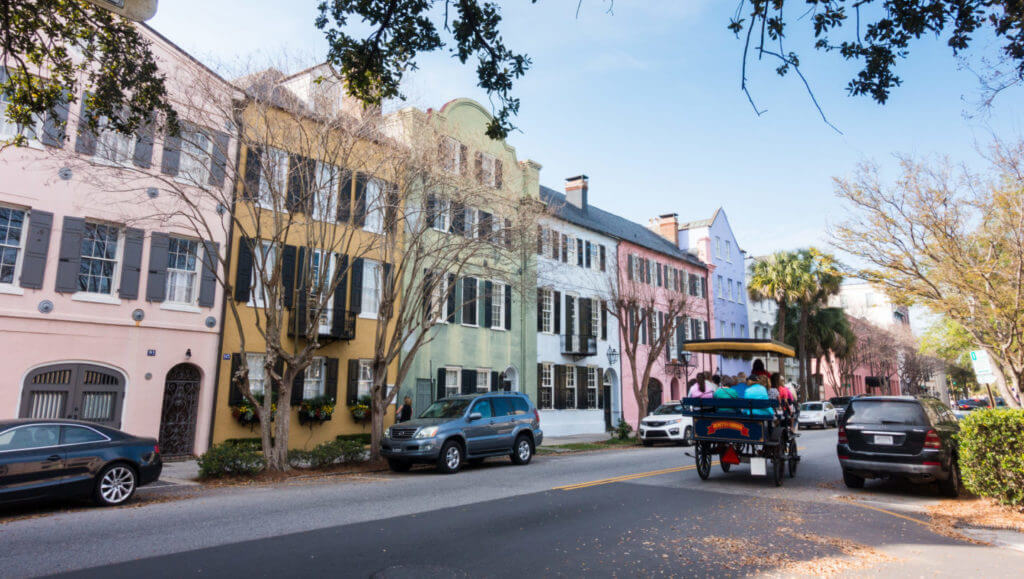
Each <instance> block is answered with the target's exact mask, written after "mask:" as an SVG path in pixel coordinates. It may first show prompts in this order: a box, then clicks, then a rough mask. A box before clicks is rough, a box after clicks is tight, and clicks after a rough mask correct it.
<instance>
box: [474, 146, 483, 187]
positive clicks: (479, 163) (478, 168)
mask: <svg viewBox="0 0 1024 579" xmlns="http://www.w3.org/2000/svg"><path fill="white" fill-rule="evenodd" d="M473 158H474V163H473V165H474V171H473V176H474V177H475V178H476V182H477V184H478V185H483V183H484V155H483V153H481V152H480V151H477V152H476V153H475V154H474V155H473Z"/></svg>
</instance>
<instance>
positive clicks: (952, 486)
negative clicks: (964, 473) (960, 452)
mask: <svg viewBox="0 0 1024 579" xmlns="http://www.w3.org/2000/svg"><path fill="white" fill-rule="evenodd" d="M961 485H962V482H961V480H960V462H959V461H958V460H957V458H956V457H955V456H954V457H953V458H952V460H950V464H949V478H947V479H946V480H940V481H939V492H941V493H942V496H944V497H948V498H951V499H955V498H957V497H958V496H960V487H961Z"/></svg>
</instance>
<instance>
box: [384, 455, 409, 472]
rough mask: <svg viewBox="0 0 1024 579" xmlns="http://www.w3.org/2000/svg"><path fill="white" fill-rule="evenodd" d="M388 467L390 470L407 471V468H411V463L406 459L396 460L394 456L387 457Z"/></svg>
mask: <svg viewBox="0 0 1024 579" xmlns="http://www.w3.org/2000/svg"><path fill="white" fill-rule="evenodd" d="M388 468H390V469H391V470H392V472H409V469H411V468H412V463H411V462H409V461H407V460H398V459H396V458H389V459H388Z"/></svg>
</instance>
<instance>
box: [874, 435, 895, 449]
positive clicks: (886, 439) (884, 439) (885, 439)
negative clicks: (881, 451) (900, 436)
mask: <svg viewBox="0 0 1024 579" xmlns="http://www.w3.org/2000/svg"><path fill="white" fill-rule="evenodd" d="M875 444H877V445H879V446H892V445H893V441H892V437H891V436H882V435H880V434H876V435H875Z"/></svg>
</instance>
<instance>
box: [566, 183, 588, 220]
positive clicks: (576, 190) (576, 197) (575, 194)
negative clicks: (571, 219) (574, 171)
mask: <svg viewBox="0 0 1024 579" xmlns="http://www.w3.org/2000/svg"><path fill="white" fill-rule="evenodd" d="M587 189H588V186H587V176H586V175H577V176H575V177H569V178H568V179H566V180H565V200H566V201H567V202H568V203H569V205H572V206H574V207H576V208H577V209H579V210H580V211H583V212H586V210H587Z"/></svg>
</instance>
